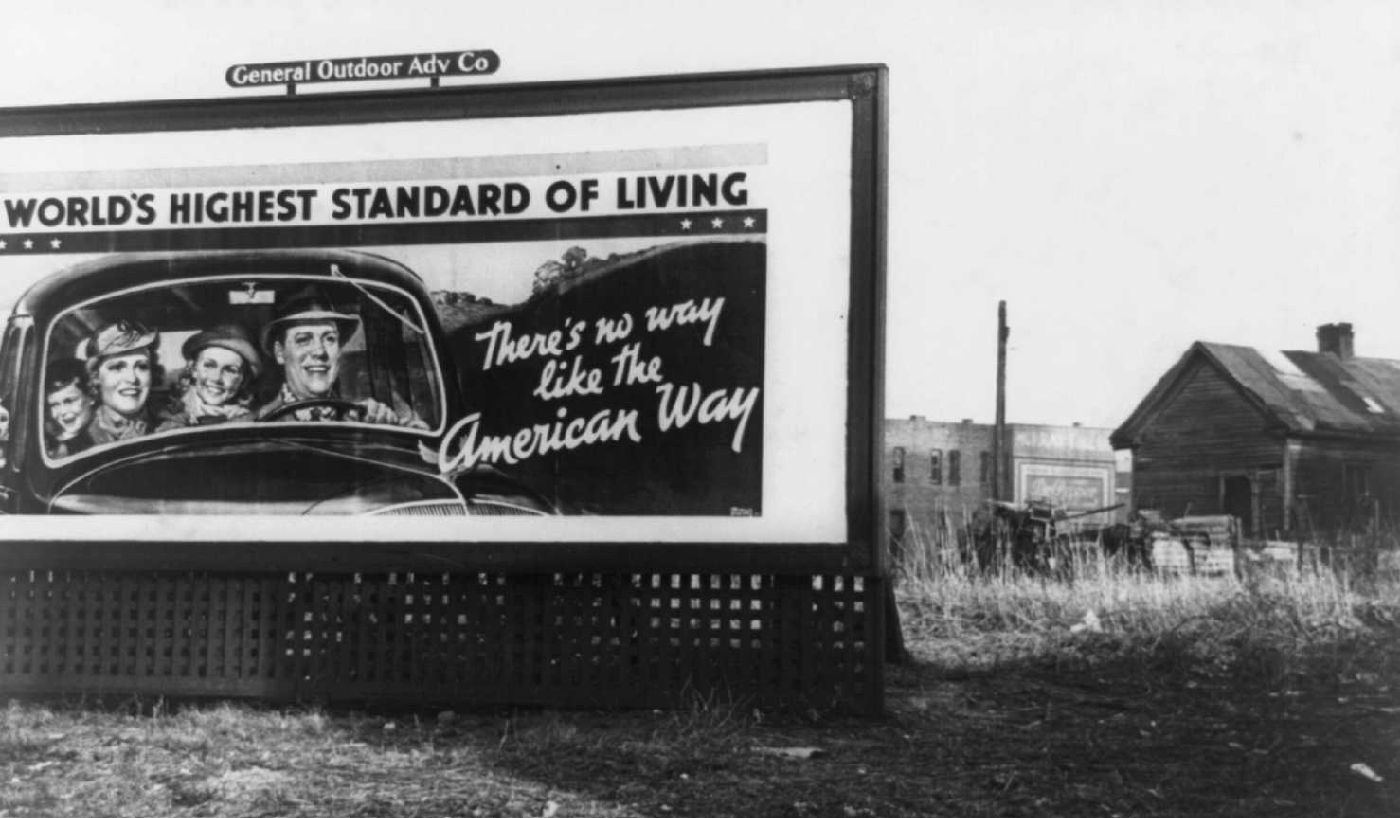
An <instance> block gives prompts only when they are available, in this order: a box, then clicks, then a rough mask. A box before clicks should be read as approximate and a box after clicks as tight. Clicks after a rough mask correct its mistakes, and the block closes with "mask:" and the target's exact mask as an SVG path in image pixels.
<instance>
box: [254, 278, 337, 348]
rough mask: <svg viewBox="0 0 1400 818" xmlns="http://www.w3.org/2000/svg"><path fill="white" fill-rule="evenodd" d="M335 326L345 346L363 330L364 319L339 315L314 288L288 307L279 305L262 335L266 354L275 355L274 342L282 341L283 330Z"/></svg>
mask: <svg viewBox="0 0 1400 818" xmlns="http://www.w3.org/2000/svg"><path fill="white" fill-rule="evenodd" d="M327 322H330V323H333V324H335V326H336V329H338V330H340V339H341V343H344V342H345V341H346V340H347V339H348V338H349V337H350V336H351V335H354V334H355V330H356V329H358V328H359V326H360V317H359V316H358V315H353V314H351V313H345V312H338V311H337V310H336V308H335V304H334V303H333V302H332V301H331V300H330V299H329V298H327V297H326V294H325V293H323V292H321V290H320V288H318V287H315V286H311V287H307V288H306V289H304V290H301V291H300V292H298V293H296V294H294V295H293V296H292V297H291V298H288V299H287V300H286V302H285V303H283V304H279V305H278V307H277V312H276V314H275V315H274V316H273V318H272V320H271V321H269V322H267V326H265V327H263V331H262V348H263V351H264V352H266V353H267V354H269V355H271V354H273V353H272V345H273V342H274V341H278V340H281V334H282V330H283V329H284V328H286V327H289V326H292V325H295V324H321V323H327Z"/></svg>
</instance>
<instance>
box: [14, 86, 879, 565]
mask: <svg viewBox="0 0 1400 818" xmlns="http://www.w3.org/2000/svg"><path fill="white" fill-rule="evenodd" d="M823 100H841V101H849V102H850V103H851V111H852V118H851V129H852V130H851V174H852V176H851V201H850V207H851V225H850V235H849V248H850V271H849V276H848V281H849V284H848V286H849V305H850V309H849V318H848V321H849V323H848V336H847V388H846V409H845V412H846V415H845V417H846V455H845V475H844V480H845V495H846V497H845V502H846V510H845V511H846V535H845V542H843V543H808V542H777V543H735V542H676V543H662V544H658V543H636V542H592V541H590V542H588V543H586V544H580V543H559V542H528V543H521V542H471V543H470V544H463V543H450V542H447V543H444V542H406V541H394V542H354V543H353V544H347V543H345V542H339V541H335V542H303V541H281V542H279V541H271V540H261V541H256V542H247V543H240V545H239V547H238V548H235V549H230V548H227V547H224V546H222V545H221V544H219V543H208V542H152V541H142V540H133V541H113V542H90V541H80V540H76V539H75V540H59V541H48V542H43V543H26V542H8V543H4V544H3V545H0V568H8V569H24V568H36V567H40V566H42V567H43V568H45V569H48V570H91V569H103V568H120V569H123V570H138V571H139V570H161V569H170V568H176V567H178V568H179V569H182V570H191V571H202V570H227V571H239V570H245V571H246V570H265V569H267V568H268V567H269V566H273V565H275V566H276V567H277V568H278V569H279V570H287V571H357V572H358V571H364V572H374V571H404V570H443V571H460V570H491V571H500V572H531V571H535V572H537V571H541V570H545V571H574V570H608V569H621V570H626V569H629V568H636V567H643V566H644V567H645V568H648V569H655V570H685V569H697V568H704V569H720V570H731V571H739V572H784V573H786V572H793V573H806V572H840V573H847V574H855V575H862V576H872V577H877V576H883V574H884V573H885V566H884V564H883V552H884V548H883V541H882V539H881V536H882V535H881V532H882V530H883V525H882V520H881V516H880V510H879V509H880V503H879V497H878V489H879V484H880V482H879V479H878V478H879V468H880V455H881V452H880V445H879V441H880V439H881V431H880V425H881V419H882V417H883V390H884V382H883V360H882V353H883V342H884V287H885V265H886V239H885V233H886V208H887V150H888V137H887V110H888V100H887V69H886V68H885V67H884V66H881V65H853V66H827V67H813V68H797V69H781V70H765V71H745V72H726V73H714V74H697V75H674V76H648V77H631V78H620V79H597V80H576V81H562V82H538V83H501V84H482V85H460V86H443V87H437V88H428V89H414V90H388V91H355V92H325V93H320V92H318V93H315V94H299V95H295V96H281V95H279V96H256V97H255V96H249V97H234V98H226V99H199V100H171V101H140V102H119V103H94V104H80V105H55V106H42V107H26V108H8V109H0V140H3V139H6V138H12V137H28V136H72V135H110V134H140V133H148V132H151V133H155V132H166V131H217V130H224V129H234V128H295V127H299V126H318V125H353V124H369V123H380V122H413V121H422V122H429V121H436V120H473V119H492V118H502V117H534V116H541V117H542V116H567V115H573V114H594V113H609V112H631V111H648V110H677V109H689V108H708V107H724V106H749V105H762V104H773V103H788V102H810V101H823Z"/></svg>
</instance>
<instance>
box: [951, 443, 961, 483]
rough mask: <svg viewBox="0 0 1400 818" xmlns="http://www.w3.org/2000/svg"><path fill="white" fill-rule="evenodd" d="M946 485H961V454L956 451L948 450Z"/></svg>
mask: <svg viewBox="0 0 1400 818" xmlns="http://www.w3.org/2000/svg"><path fill="white" fill-rule="evenodd" d="M948 485H950V486H960V485H962V452H961V451H959V450H957V449H949V450H948Z"/></svg>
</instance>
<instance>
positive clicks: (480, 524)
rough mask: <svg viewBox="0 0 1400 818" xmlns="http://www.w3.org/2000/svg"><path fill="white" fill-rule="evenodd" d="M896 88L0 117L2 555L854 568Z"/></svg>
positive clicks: (780, 79) (866, 506)
mask: <svg viewBox="0 0 1400 818" xmlns="http://www.w3.org/2000/svg"><path fill="white" fill-rule="evenodd" d="M882 76H883V74H882V71H881V70H880V69H874V68H871V69H816V70H810V71H796V72H783V73H769V74H760V75H743V76H740V75H735V76H714V77H691V78H660V79H649V80H632V81H616V82H598V83H572V84H565V85H549V86H487V87H480V88H472V89H439V90H434V91H421V92H411V93H398V94H344V95H329V94H328V95H320V96H310V97H297V98H284V99H259V100H230V101H228V102H222V103H220V102H198V103H183V104H161V105H155V104H151V105H141V104H137V105H123V106H95V107H82V108H62V109H27V110H14V111H8V112H0V306H3V307H4V309H5V316H6V329H5V334H4V338H3V348H0V403H3V407H4V408H3V414H6V415H8V426H7V427H6V428H4V429H3V432H4V435H3V436H4V438H5V440H4V443H3V445H4V450H3V454H4V459H5V464H4V467H3V470H0V507H3V510H4V511H5V512H8V514H9V516H7V517H5V518H4V520H3V521H0V522H2V524H0V538H3V539H4V540H6V541H9V543H10V546H9V548H10V550H11V552H12V553H13V552H14V549H15V548H17V547H19V544H21V543H36V542H48V543H70V544H71V543H78V544H82V545H83V546H84V547H86V548H87V549H88V551H87V552H85V553H92V549H93V548H96V547H97V546H99V545H100V544H102V543H136V544H145V545H151V544H172V545H179V544H185V545H190V546H195V547H194V548H193V549H192V550H194V551H200V549H199V548H198V546H199V545H201V544H204V545H208V544H211V543H228V542H242V543H245V544H247V545H248V546H249V547H251V548H253V551H257V550H258V547H265V546H266V545H267V544H269V543H281V544H293V545H295V544H300V547H298V548H296V549H293V551H294V552H295V553H302V554H305V553H311V552H312V551H315V552H316V553H320V554H327V553H330V551H329V550H327V549H330V548H332V547H333V546H336V545H341V546H344V545H349V544H355V543H361V544H376V543H377V544H380V545H381V546H383V545H385V544H388V545H392V546H394V547H395V548H394V553H396V554H398V555H399V556H400V557H402V556H403V555H404V554H405V553H411V554H416V555H419V556H420V557H422V558H423V559H425V560H447V561H448V564H451V565H471V564H476V563H479V562H481V561H483V560H485V561H493V560H494V562H492V564H500V560H501V559H508V560H511V561H514V564H535V563H540V561H541V560H545V561H548V559H547V558H549V555H553V556H555V557H557V556H558V555H559V554H561V553H569V554H588V556H582V557H579V558H578V561H579V562H580V563H583V562H588V563H589V564H596V563H597V561H598V560H602V561H604V562H606V561H609V560H611V561H615V562H616V561H622V562H625V561H627V560H630V559H634V558H636V557H637V556H638V555H643V554H647V555H650V554H653V553H656V552H660V551H665V550H667V549H668V548H670V549H671V550H673V551H674V550H675V548H676V547H680V548H681V550H682V552H684V553H690V554H692V555H693V554H694V553H695V551H694V549H695V548H697V547H701V548H705V549H709V550H710V551H713V550H714V549H719V550H718V551H717V552H715V553H730V554H739V555H742V556H741V557H740V559H742V560H744V561H745V562H746V564H747V563H748V562H751V561H753V560H754V559H760V560H762V559H766V557H760V556H757V555H762V554H780V555H791V554H793V553H800V551H794V549H804V548H805V549H808V550H809V551H811V552H812V553H816V554H824V555H826V556H824V557H818V563H820V562H822V561H823V560H825V561H826V563H827V564H830V565H838V564H839V565H843V566H860V565H870V564H872V563H871V560H873V559H874V556H873V554H874V550H875V549H874V548H873V543H874V541H875V535H874V533H873V531H874V527H875V521H876V515H875V513H874V489H873V485H872V483H873V481H872V479H871V478H872V476H873V474H874V469H873V466H872V465H871V464H872V462H873V458H874V452H875V449H874V447H873V446H872V440H873V435H874V429H875V424H876V420H877V419H878V418H879V416H880V414H879V412H878V411H877V410H878V405H877V395H876V392H877V387H878V384H879V361H878V357H879V356H878V341H879V339H878V326H879V321H878V300H879V287H880V265H881V263H882V259H881V258H880V255H881V247H882V240H881V236H880V230H881V225H882V213H881V209H882V195H883V179H882V178H881V175H880V167H881V161H882V156H881V151H882V141H881V140H882V138H883V134H882V132H883V126H882V117H883V111H882V104H881V99H882V94H883V88H882V83H881V78H882ZM259 544H261V545H259ZM590 545H592V546H597V547H596V548H593V549H592V550H591V553H589V552H590V549H588V548H584V547H583V546H590ZM687 547H688V548H689V549H690V551H689V552H686V551H685V549H686V548H687ZM317 549H320V550H319V551H317ZM561 549H564V550H561ZM765 549H766V550H765ZM138 550H139V549H138ZM147 550H150V549H147ZM156 550H157V551H159V552H160V553H161V554H162V555H163V557H162V558H163V559H168V557H169V554H171V553H177V552H176V551H174V550H172V549H171V548H158V549H156ZM243 550H244V552H245V553H251V552H248V551H247V549H243ZM185 553H188V552H185ZM202 553H204V554H205V556H204V557H203V558H202V559H204V560H206V561H213V562H218V560H219V559H220V557H219V556H218V555H217V554H214V553H213V552H210V551H209V549H207V548H206V549H203V552H202ZM339 553H341V554H344V553H347V552H345V551H344V550H343V549H342V550H341V551H340V552H339ZM350 553H353V551H352V552H350ZM707 553H709V552H708V551H707ZM211 554H212V555H211ZM423 555H429V556H423ZM503 555H508V557H503ZM776 558H779V559H788V558H789V557H788V556H782V557H776ZM532 561H533V562H532ZM337 564H342V563H337ZM345 564H348V563H345ZM540 564H543V563H540Z"/></svg>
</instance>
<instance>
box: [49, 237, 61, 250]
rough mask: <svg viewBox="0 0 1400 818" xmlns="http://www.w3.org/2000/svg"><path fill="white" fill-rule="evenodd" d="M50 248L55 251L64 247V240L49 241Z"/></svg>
mask: <svg viewBox="0 0 1400 818" xmlns="http://www.w3.org/2000/svg"><path fill="white" fill-rule="evenodd" d="M49 246H50V247H52V248H53V249H55V250H57V249H58V248H60V247H62V246H63V240H62V239H52V240H50V241H49Z"/></svg>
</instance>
